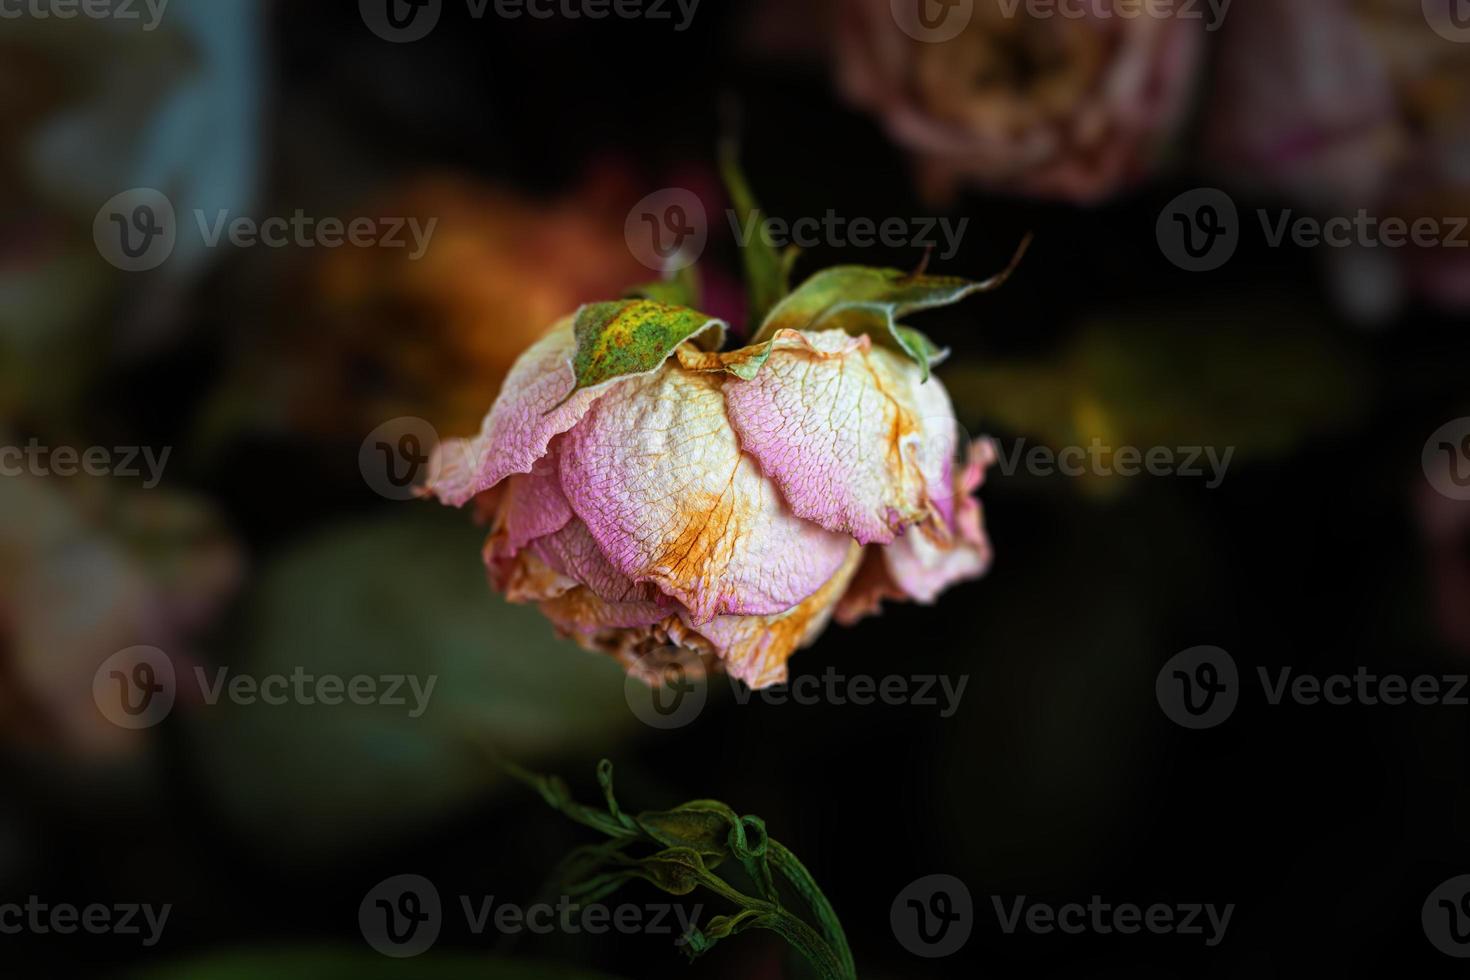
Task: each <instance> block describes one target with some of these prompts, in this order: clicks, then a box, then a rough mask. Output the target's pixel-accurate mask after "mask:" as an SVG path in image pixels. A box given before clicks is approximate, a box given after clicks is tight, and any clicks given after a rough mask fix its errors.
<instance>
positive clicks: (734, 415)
mask: <svg viewBox="0 0 1470 980" xmlns="http://www.w3.org/2000/svg"><path fill="white" fill-rule="evenodd" d="M920 377H921V373H920V370H919V367H918V366H917V365H915V364H911V363H908V362H906V361H904V360H903V359H901V358H899V357H897V356H895V355H894V354H891V353H890V352H888V351H886V350H881V349H874V348H873V346H872V343H871V341H870V340H869V339H868V337H866V336H861V337H853V336H850V335H848V334H847V333H845V332H843V331H841V330H824V331H820V332H815V333H798V332H797V331H794V330H786V331H782V332H781V334H780V335H779V336H778V337H777V339H776V342H775V346H774V348H773V350H772V353H771V357H770V360H769V361H767V362H766V365H765V367H764V369H763V370H762V371H761V372H760V374H758V375H756V377H755V378H754V379H752V380H750V381H727V382H726V383H725V401H726V403H727V404H728V406H729V414H730V423H731V425H732V426H734V428H735V432H736V434H737V435H738V436H739V437H740V445H741V446H742V447H743V448H744V449H745V451H746V452H748V453H750V454H751V455H752V456H754V457H755V458H756V460H757V461H758V462H759V463H760V465H761V470H762V472H764V473H765V474H766V475H767V476H768V477H770V478H771V479H773V480H774V481H775V482H776V485H777V486H778V487H779V488H780V489H781V493H782V495H783V496H784V497H785V498H786V502H787V503H788V504H789V505H790V507H791V510H792V512H793V513H795V514H796V516H797V517H801V518H805V519H806V520H809V521H813V522H814V523H817V524H820V525H821V526H822V527H824V528H826V529H827V530H829V531H834V532H837V533H840V534H846V535H850V536H852V537H855V538H857V540H858V541H861V542H863V543H864V544H866V543H868V542H872V541H877V542H881V543H884V544H887V543H888V542H890V541H892V540H893V539H894V536H895V535H896V534H898V533H900V532H902V531H903V529H904V528H906V527H908V526H909V525H911V524H915V523H918V522H919V521H921V520H924V519H925V518H926V517H928V516H929V514H930V506H929V504H930V502H929V494H928V490H929V489H930V488H931V487H932V486H935V485H937V484H939V483H941V482H942V479H943V476H942V474H943V462H942V460H943V458H945V457H944V456H943V451H944V450H943V448H941V447H939V446H931V445H928V443H929V442H931V441H932V440H929V439H928V438H927V437H926V433H925V429H924V422H925V421H931V422H933V423H934V424H935V425H936V427H939V428H942V427H943V426H942V418H940V417H936V418H932V419H929V420H926V419H925V415H926V414H930V413H932V414H933V415H935V416H947V417H948V419H949V421H950V423H951V426H950V428H951V431H952V423H953V418H954V416H953V413H952V411H951V410H950V408H949V399H948V398H947V397H945V396H944V394H943V392H942V390H941V389H940V388H939V383H938V382H937V381H934V380H931V381H929V382H928V383H927V384H924V385H920V384H919V378H920ZM920 388H924V389H927V392H926V393H925V395H924V403H923V404H922V405H921V404H920V402H919V401H918V389H920ZM935 393H937V399H936V397H935ZM948 451H949V452H950V453H953V439H952V438H951V439H950V440H949V443H948ZM921 464H922V465H921ZM926 468H927V470H928V472H925V469H926ZM941 496H946V497H947V496H948V493H947V492H945V493H943V494H941Z"/></svg>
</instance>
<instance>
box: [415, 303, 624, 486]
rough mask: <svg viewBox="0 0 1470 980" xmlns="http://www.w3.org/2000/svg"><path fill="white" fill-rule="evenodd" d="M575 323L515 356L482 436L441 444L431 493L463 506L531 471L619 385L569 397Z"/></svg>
mask: <svg viewBox="0 0 1470 980" xmlns="http://www.w3.org/2000/svg"><path fill="white" fill-rule="evenodd" d="M572 322H573V321H572V318H571V317H568V318H567V319H565V320H562V321H561V322H560V323H558V324H557V325H556V326H554V327H552V328H551V331H550V332H549V333H547V335H546V336H545V337H542V338H541V339H540V340H538V341H537V342H536V343H535V344H533V345H532V346H531V347H530V349H528V350H527V351H526V352H525V353H524V354H522V355H521V358H520V360H518V361H516V365H515V367H514V368H512V369H511V372H510V374H509V375H508V376H507V377H506V379H505V386H504V387H503V388H502V389H501V392H500V397H499V398H497V399H496V400H495V405H494V407H492V408H491V409H490V414H489V415H487V416H486V417H485V424H484V426H483V427H482V428H481V430H480V434H479V435H478V436H476V437H475V438H473V439H446V440H445V441H444V442H443V443H442V444H440V446H439V448H438V451H437V452H436V454H435V461H434V466H433V470H434V472H435V478H434V480H433V481H432V483H431V484H430V485H429V487H428V492H429V493H432V494H433V495H434V496H436V497H438V498H439V500H440V501H442V502H443V503H446V504H449V505H450V506H452V507H462V506H464V504H465V503H466V502H467V501H469V500H470V499H471V498H473V497H474V496H475V495H476V494H479V493H482V492H484V491H486V490H488V489H490V488H491V487H493V486H495V485H496V484H497V483H499V482H500V481H501V480H503V479H505V478H506V477H507V476H510V475H511V474H513V473H530V472H531V470H532V468H533V467H535V466H536V463H537V461H539V460H540V459H541V458H542V457H543V456H545V455H546V451H547V446H548V444H549V443H550V442H551V440H552V439H553V438H555V437H556V436H557V435H559V434H561V433H563V432H566V431H567V430H568V429H570V428H572V426H574V425H576V424H577V422H578V421H580V420H581V418H582V416H583V415H584V414H585V413H586V412H587V409H588V408H590V407H591V406H592V404H593V403H594V402H596V401H597V400H598V399H599V398H601V397H602V396H603V395H605V394H607V393H608V392H610V391H612V390H614V389H615V388H616V387H617V385H618V384H619V383H620V382H615V383H613V384H611V385H604V386H601V387H598V388H587V389H583V390H582V391H579V392H577V393H576V394H574V395H572V396H571V398H569V399H568V398H567V393H568V392H570V391H571V390H572V388H573V387H575V385H576V379H575V378H574V376H573V374H572V354H573V353H574V352H575V351H576V338H575V336H574V335H573V332H572ZM563 399H566V400H565V402H564V403H563Z"/></svg>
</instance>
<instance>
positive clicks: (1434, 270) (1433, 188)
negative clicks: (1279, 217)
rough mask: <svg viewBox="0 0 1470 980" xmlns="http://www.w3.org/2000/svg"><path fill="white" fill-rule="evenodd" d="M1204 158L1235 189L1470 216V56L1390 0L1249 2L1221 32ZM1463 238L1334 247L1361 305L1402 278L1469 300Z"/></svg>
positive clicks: (1415, 12)
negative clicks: (1392, 247) (1393, 248)
mask: <svg viewBox="0 0 1470 980" xmlns="http://www.w3.org/2000/svg"><path fill="white" fill-rule="evenodd" d="M1222 42H1223V47H1222V51H1221V55H1220V61H1219V65H1218V70H1217V83H1216V86H1215V90H1216V95H1215V98H1214V99H1213V101H1212V104H1211V106H1210V110H1211V111H1210V113H1209V125H1208V128H1207V132H1206V136H1205V146H1206V151H1207V158H1208V159H1209V161H1210V162H1211V164H1212V165H1213V166H1215V167H1216V168H1218V169H1219V171H1220V172H1221V173H1222V174H1225V175H1228V176H1229V179H1230V180H1231V181H1232V182H1233V183H1235V184H1236V185H1238V186H1242V187H1245V188H1247V189H1254V190H1265V191H1269V192H1272V193H1276V194H1281V195H1284V196H1285V197H1287V198H1288V199H1289V200H1290V201H1291V202H1293V203H1300V204H1303V205H1306V206H1308V207H1312V208H1315V209H1317V210H1319V211H1323V212H1327V213H1334V214H1348V215H1352V214H1355V213H1356V212H1357V211H1358V210H1359V209H1363V210H1365V211H1367V212H1368V213H1369V214H1370V215H1371V216H1372V217H1374V218H1375V219H1378V220H1380V221H1381V220H1384V219H1389V218H1402V219H1404V220H1405V221H1407V222H1409V223H1410V224H1411V225H1412V223H1413V222H1414V221H1415V220H1417V219H1424V218H1429V219H1432V220H1434V221H1435V222H1436V224H1437V225H1438V226H1439V227H1440V228H1444V226H1445V223H1446V222H1447V221H1451V220H1453V219H1455V218H1456V217H1457V216H1463V215H1466V214H1470V59H1467V58H1465V56H1464V54H1463V52H1462V51H1459V50H1457V45H1455V44H1453V43H1450V42H1448V41H1447V40H1446V39H1444V38H1443V37H1441V36H1439V35H1438V34H1437V33H1435V32H1434V31H1433V30H1430V29H1429V27H1428V25H1426V24H1425V22H1424V12H1423V11H1422V10H1421V9H1420V5H1419V4H1406V3H1397V2H1393V0H1319V2H1314V3H1276V2H1271V0H1239V2H1237V3H1236V4H1235V5H1234V7H1233V8H1232V11H1231V14H1230V19H1229V22H1228V25H1227V27H1226V29H1225V31H1224V32H1223V36H1222ZM1464 255H1465V249H1464V248H1459V247H1454V248H1451V247H1445V246H1444V245H1439V246H1436V247H1432V248H1413V249H1409V250H1406V251H1402V252H1388V251H1385V250H1383V249H1380V248H1372V247H1370V246H1367V245H1366V244H1365V245H1363V246H1361V247H1359V248H1357V249H1354V250H1351V251H1348V252H1343V253H1337V254H1334V255H1333V256H1332V258H1333V259H1334V261H1335V262H1337V263H1338V264H1339V265H1340V266H1341V268H1342V270H1343V271H1341V272H1340V273H1339V279H1340V280H1341V284H1342V287H1343V288H1342V292H1343V295H1344V298H1345V299H1346V300H1347V301H1348V303H1349V305H1350V306H1353V307H1356V308H1357V310H1355V312H1363V313H1365V314H1366V315H1369V316H1377V315H1381V314H1382V313H1385V312H1391V311H1392V309H1393V308H1394V307H1395V306H1396V305H1397V303H1398V297H1399V294H1400V293H1401V292H1402V291H1403V289H1402V287H1404V286H1407V287H1408V288H1409V289H1410V290H1412V291H1414V292H1417V293H1419V294H1421V295H1424V296H1426V297H1428V298H1429V299H1430V300H1431V301H1432V302H1436V303H1439V304H1441V305H1443V306H1446V307H1449V308H1463V307H1465V306H1466V305H1470V281H1467V273H1470V261H1467V260H1466V259H1465V258H1464Z"/></svg>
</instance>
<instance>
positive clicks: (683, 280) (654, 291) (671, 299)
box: [623, 265, 703, 307]
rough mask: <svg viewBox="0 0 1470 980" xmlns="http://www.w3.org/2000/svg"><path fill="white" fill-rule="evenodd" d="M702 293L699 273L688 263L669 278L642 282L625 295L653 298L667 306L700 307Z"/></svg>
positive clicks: (629, 297)
mask: <svg viewBox="0 0 1470 980" xmlns="http://www.w3.org/2000/svg"><path fill="white" fill-rule="evenodd" d="M702 294H703V291H702V290H701V289H700V287H699V273H698V272H697V271H695V267H694V266H692V265H686V266H685V267H684V268H682V269H680V270H679V271H678V272H675V273H674V274H673V276H671V277H670V278H668V279H660V280H658V281H657V282H645V283H642V284H641V285H637V286H634V287H633V288H632V289H629V290H628V291H627V292H626V293H624V294H623V295H624V297H626V298H628V299H651V300H653V301H654V302H656V303H663V304H664V305H665V306H688V307H698V306H699V305H700V302H701V300H702V299H703V295H702Z"/></svg>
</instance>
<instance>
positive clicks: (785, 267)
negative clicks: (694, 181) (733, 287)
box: [720, 139, 801, 333]
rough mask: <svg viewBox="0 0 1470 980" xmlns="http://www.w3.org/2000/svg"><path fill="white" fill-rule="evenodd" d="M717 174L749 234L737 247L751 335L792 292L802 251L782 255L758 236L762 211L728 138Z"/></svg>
mask: <svg viewBox="0 0 1470 980" xmlns="http://www.w3.org/2000/svg"><path fill="white" fill-rule="evenodd" d="M720 174H721V176H722V177H723V178H724V180H725V189H726V191H727V193H729V195H730V203H731V205H733V207H734V210H735V219H736V220H737V221H738V222H739V223H740V227H741V228H742V229H744V230H745V231H747V232H749V235H748V237H747V238H746V240H745V242H744V243H742V244H741V246H740V260H741V264H742V265H743V266H744V268H745V297H746V305H747V306H748V307H749V311H748V313H747V315H746V321H747V323H748V329H747V333H754V332H755V331H756V329H757V328H759V327H760V325H761V323H762V322H764V320H765V318H766V315H767V314H768V313H769V312H770V311H771V309H772V308H774V307H775V306H776V304H777V303H779V302H781V300H783V299H785V298H786V295H787V294H788V293H790V292H791V267H792V266H793V265H795V264H796V260H797V258H798V257H799V256H800V255H801V250H800V249H798V248H797V247H796V246H794V245H793V246H790V247H788V248H787V249H786V250H785V251H784V252H778V251H777V250H776V248H775V247H774V246H773V245H772V244H771V243H770V242H769V241H767V240H766V236H765V235H762V234H761V233H760V230H759V228H758V226H759V224H760V223H761V221H762V219H763V212H762V211H761V207H760V205H759V204H757V203H756V200H755V195H754V194H753V193H751V190H750V185H749V184H748V183H747V182H746V180H745V174H744V172H742V171H741V169H740V160H739V150H738V149H737V147H736V145H735V141H734V140H728V139H727V140H725V141H724V143H723V144H722V145H721V147H720Z"/></svg>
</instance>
